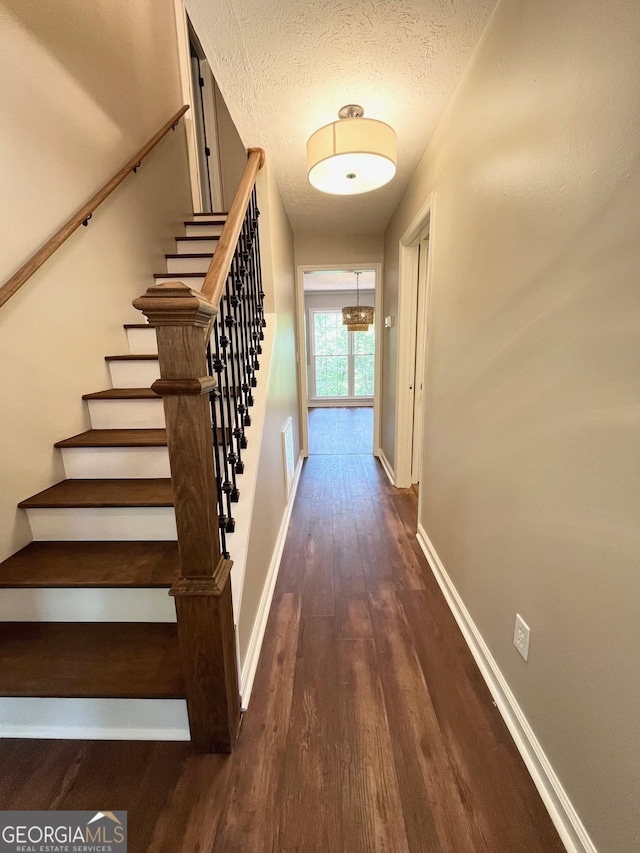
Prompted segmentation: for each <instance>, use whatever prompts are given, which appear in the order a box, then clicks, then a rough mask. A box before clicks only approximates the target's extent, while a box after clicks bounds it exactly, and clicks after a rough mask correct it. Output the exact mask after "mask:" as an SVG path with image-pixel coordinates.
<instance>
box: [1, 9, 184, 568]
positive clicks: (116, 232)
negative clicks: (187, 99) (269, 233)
mask: <svg viewBox="0 0 640 853" xmlns="http://www.w3.org/2000/svg"><path fill="white" fill-rule="evenodd" d="M174 42H175V32H174V19H173V4H172V2H171V0H139V2H136V3H135V4H131V3H129V2H125V0H95V2H91V3H78V2H71V1H70V0H69V2H63V1H62V0H58V2H56V3H55V4H53V5H51V4H42V3H40V2H37V0H1V2H0V55H1V56H2V67H3V70H2V74H1V75H0V104H1V106H2V134H1V135H0V161H1V163H2V169H1V178H0V180H1V181H2V191H1V193H0V233H1V234H2V240H1V241H0V280H5V279H6V278H8V277H9V276H10V275H11V274H12V273H13V272H14V271H15V270H16V269H17V268H18V267H19V266H20V265H21V264H22V263H23V262H24V261H25V260H26V258H27V257H28V256H29V255H30V254H31V252H33V251H34V250H35V248H36V247H37V246H38V245H40V244H41V243H43V242H44V241H45V240H46V239H47V237H48V236H50V235H51V234H52V233H53V232H54V231H56V230H57V228H59V226H60V225H61V224H62V223H63V222H64V221H65V220H66V219H67V218H68V217H69V216H70V215H71V214H72V213H73V212H74V211H75V210H76V209H77V207H79V206H80V204H81V203H82V202H84V201H85V200H86V199H87V198H89V197H90V196H91V195H92V194H93V193H94V192H95V191H96V190H97V189H98V187H99V186H100V185H101V184H102V183H104V181H105V180H106V179H107V178H108V177H109V176H110V175H111V174H112V173H113V172H114V171H116V169H117V168H118V167H119V166H120V165H121V164H122V163H123V162H124V161H125V160H127V159H128V158H129V157H130V156H131V154H133V153H134V152H135V150H136V149H137V148H138V147H140V146H141V145H142V144H143V143H144V142H146V140H147V139H148V138H149V137H150V136H151V135H152V134H153V133H154V132H155V131H156V130H157V129H158V127H160V125H161V124H163V123H164V122H165V121H166V120H167V118H169V117H170V116H171V114H172V113H173V112H175V111H176V110H177V109H178V107H179V106H180V89H179V84H178V67H177V56H176V46H175V43H174ZM189 207H190V203H189V186H188V177H187V169H186V148H185V142H184V135H183V130H182V129H180V130H178V131H176V132H175V133H170V134H169V135H168V136H167V137H166V138H165V140H164V141H163V142H162V143H161V144H160V145H159V146H158V148H157V149H156V150H155V152H153V153H152V154H151V155H150V156H149V158H148V159H147V160H145V161H144V162H143V164H142V168H141V169H140V170H139V172H138V174H137V175H135V176H132V177H131V178H128V179H127V180H126V181H125V183H124V184H122V185H121V187H120V188H119V189H118V190H116V192H115V193H114V194H113V195H112V196H111V197H110V199H109V200H108V201H106V202H105V203H104V205H102V207H101V208H100V209H99V210H98V211H97V212H96V213H95V214H94V216H93V219H92V220H91V222H90V224H89V227H88V228H86V229H85V228H80V229H79V231H78V232H76V233H75V234H74V235H73V236H72V237H71V238H70V239H69V240H68V241H67V243H66V244H65V245H64V247H63V248H61V249H60V250H59V251H58V252H57V253H56V255H55V256H54V257H53V258H51V260H50V261H48V263H47V264H46V265H45V266H44V267H43V268H42V269H41V270H40V271H39V272H37V273H36V274H35V275H34V276H33V277H32V278H31V280H30V281H29V282H28V283H27V284H26V285H25V286H24V287H23V288H22V290H21V291H20V292H19V293H18V294H17V295H15V296H14V297H13V298H12V299H11V300H10V301H9V302H8V303H7V304H6V305H5V306H4V307H3V308H2V309H0V387H2V404H1V406H2V412H1V415H0V422H1V424H2V428H1V432H0V478H1V488H0V557H2V558H4V557H6V556H8V555H9V554H10V553H12V552H13V551H16V550H17V549H18V548H20V547H22V546H23V545H25V544H26V543H27V542H28V541H29V540H30V530H29V526H28V523H27V520H26V515H25V513H24V512H23V511H21V510H17V508H16V504H17V503H18V501H20V500H21V499H23V498H25V497H28V496H29V495H31V494H33V493H35V492H37V491H39V490H40V489H43V488H45V487H47V486H50V485H51V484H52V483H54V482H56V481H58V480H61V479H63V476H64V474H63V470H62V464H61V461H60V456H59V452H58V451H55V450H54V449H53V447H52V445H53V442H55V441H57V440H58V439H61V438H65V437H66V436H69V435H73V434H74V433H77V432H80V431H82V430H83V429H86V428H87V427H88V425H89V423H88V417H87V413H86V407H85V404H84V403H83V401H82V399H81V395H82V394H83V393H86V392H90V391H97V390H100V389H102V388H106V387H108V386H109V382H108V379H107V371H106V368H105V363H104V356H105V355H107V354H109V353H118V352H124V351H125V336H124V331H123V329H122V323H124V322H138V321H139V315H138V314H137V312H136V311H134V309H133V308H132V306H131V299H132V298H134V297H135V296H137V295H139V294H140V293H141V292H143V291H144V289H145V288H146V287H148V286H149V285H150V284H151V283H152V279H151V274H152V273H153V272H154V271H158V270H160V269H161V267H159V262H160V260H161V258H162V255H163V253H164V252H167V251H171V249H170V248H169V247H170V245H171V237H172V236H173V235H174V234H175V233H177V231H176V228H177V226H178V225H179V223H180V222H181V220H182V219H183V217H184V214H185V213H186V212H187V210H188V209H189Z"/></svg>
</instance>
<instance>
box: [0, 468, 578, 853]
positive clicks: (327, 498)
mask: <svg viewBox="0 0 640 853" xmlns="http://www.w3.org/2000/svg"><path fill="white" fill-rule="evenodd" d="M415 518H416V497H415V494H414V493H413V492H412V491H410V490H402V491H401V490H397V489H394V488H392V487H391V486H390V485H389V484H388V481H387V480H386V478H385V476H384V474H383V472H382V469H381V468H380V466H379V464H378V463H377V461H376V460H375V459H374V457H373V456H371V455H357V454H351V455H343V456H329V455H317V456H312V457H310V458H309V459H308V460H307V462H306V463H305V466H304V470H303V473H302V478H301V481H300V486H299V489H298V496H297V499H296V504H295V508H294V512H293V517H292V521H291V526H290V529H289V535H288V539H287V543H286V547H285V551H284V555H283V560H282V565H281V569H280V575H279V579H278V583H277V587H276V593H275V596H274V600H273V605H272V608H271V613H270V617H269V622H268V626H267V633H266V636H265V642H264V646H263V650H262V656H261V659H260V665H259V668H258V673H257V677H256V682H255V685H254V690H253V698H252V702H251V705H250V707H249V710H248V712H247V713H246V715H245V718H244V723H243V728H242V732H241V735H240V739H239V741H238V744H237V747H236V751H235V753H234V755H233V756H232V757H231V758H226V757H224V756H194V755H190V754H189V747H188V745H187V744H184V743H163V744H153V743H144V742H132V743H108V742H95V741H94V742H79V741H75V742H74V741H7V740H5V741H0V808H3V809H28V808H39V809H47V808H59V809H96V808H107V807H108V808H109V809H127V810H128V812H129V837H130V843H129V850H130V851H132V853H143V851H150V853H151V851H153V853H193V851H196V850H199V851H202V853H204V851H215V853H223V851H224V853H235V851H237V853H240V851H242V853H263V851H265V852H266V851H274V853H275V851H301V852H302V851H318V853H319V852H320V851H322V852H323V853H341V851H344V853H360V852H362V853H383V851H393V853H423V851H429V853H480V851H487V853H556V851H558V853H559V851H562V850H563V847H562V845H561V843H560V841H559V839H558V837H557V835H556V832H555V830H554V828H553V826H552V824H551V821H550V819H549V817H548V815H547V813H546V812H545V810H544V808H543V805H542V803H541V801H540V798H539V797H538V794H537V792H536V790H535V788H534V786H533V783H532V781H531V779H530V778H529V776H528V774H527V772H526V770H525V767H524V765H523V763H522V761H521V759H520V757H519V755H518V754H517V752H516V749H515V747H514V745H513V743H512V741H511V739H510V737H509V735H508V733H507V730H506V728H505V725H504V723H503V722H502V720H501V718H500V716H499V714H498V711H497V709H496V708H495V707H494V706H493V703H492V701H491V697H490V695H489V693H488V691H487V689H486V687H485V685H484V682H483V681H482V678H481V676H480V674H479V672H478V670H477V668H476V666H475V664H474V662H473V660H472V658H471V656H470V654H469V652H468V650H467V647H466V645H465V643H464V641H463V639H462V637H461V635H460V633H459V631H458V629H457V626H456V625H455V623H454V620H453V617H452V616H451V614H450V612H449V610H448V608H447V605H446V604H445V602H444V599H443V598H442V595H441V593H440V591H439V589H438V587H437V585H436V583H435V581H434V579H433V577H432V575H431V572H430V571H429V569H428V566H427V565H426V562H425V560H424V557H423V556H422V553H421V551H420V549H419V547H418V545H417V543H416V540H415V537H414V535H413V531H414V528H415Z"/></svg>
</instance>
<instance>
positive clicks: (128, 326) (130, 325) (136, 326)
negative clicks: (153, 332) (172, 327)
mask: <svg viewBox="0 0 640 853" xmlns="http://www.w3.org/2000/svg"><path fill="white" fill-rule="evenodd" d="M123 325H124V328H125V329H153V328H154V326H152V325H151V323H124V324H123Z"/></svg>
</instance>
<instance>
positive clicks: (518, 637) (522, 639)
mask: <svg viewBox="0 0 640 853" xmlns="http://www.w3.org/2000/svg"><path fill="white" fill-rule="evenodd" d="M530 634H531V629H530V628H529V626H528V625H527V623H526V622H525V621H524V619H523V618H522V616H521V615H520V614H519V613H516V629H515V631H514V633H513V645H514V646H515V647H516V649H517V650H518V651H519V652H520V654H521V655H522V657H523V658H524V659H525V660H527V658H528V657H529V636H530Z"/></svg>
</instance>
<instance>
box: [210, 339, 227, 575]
mask: <svg viewBox="0 0 640 853" xmlns="http://www.w3.org/2000/svg"><path fill="white" fill-rule="evenodd" d="M215 362H216V359H215V358H214V355H213V352H212V350H211V342H209V343H208V344H207V363H208V365H209V375H210V376H216V375H217V373H218V371H217V369H216V365H215ZM219 396H220V389H219V388H214V390H213V391H212V392H211V393H210V395H209V402H210V404H211V425H212V437H213V462H214V466H215V472H216V490H217V498H218V530H219V536H220V552H221V554H222V556H223V557H224V558H225V559H227V560H228V559H229V551H228V550H227V531H226V527H227V521H228V518H227V516H226V515H225V510H224V492H223V489H222V470H221V462H220V455H221V447H222V453H224V437H223V436H221V435H220V433H219V431H218V416H217V412H216V397H219Z"/></svg>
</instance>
